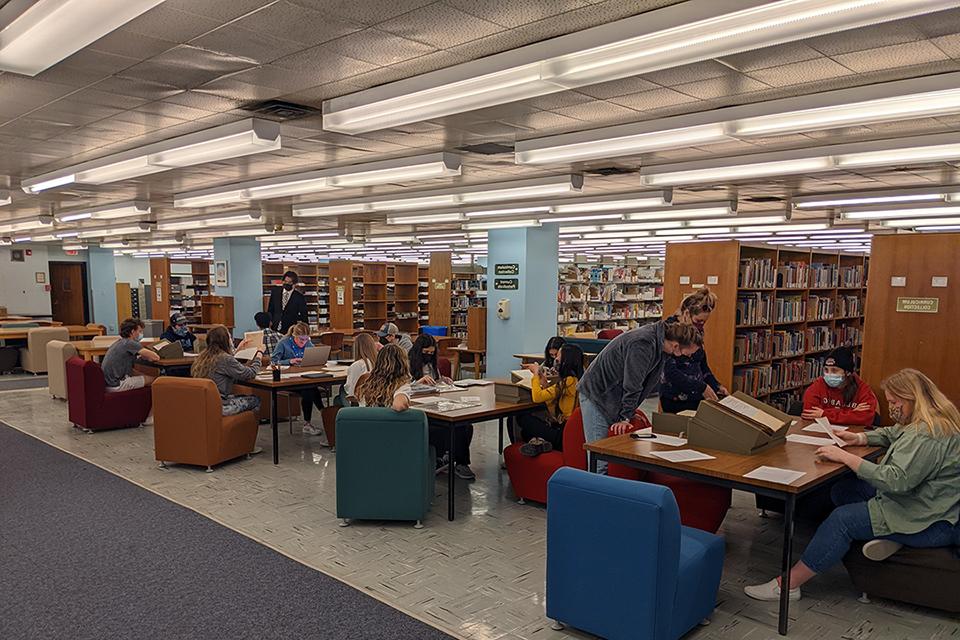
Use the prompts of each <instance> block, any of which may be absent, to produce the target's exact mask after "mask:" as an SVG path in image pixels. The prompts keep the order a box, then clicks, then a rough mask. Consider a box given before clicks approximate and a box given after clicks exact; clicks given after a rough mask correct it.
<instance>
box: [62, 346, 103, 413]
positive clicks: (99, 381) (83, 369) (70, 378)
mask: <svg viewBox="0 0 960 640" xmlns="http://www.w3.org/2000/svg"><path fill="white" fill-rule="evenodd" d="M66 368H67V398H68V399H69V401H70V405H69V412H70V420H71V421H72V422H74V423H75V424H79V423H80V422H82V420H83V419H82V418H80V417H79V416H84V415H86V412H88V411H96V410H98V409H100V407H101V406H102V405H103V396H104V394H105V393H106V392H107V383H106V381H104V379H103V369H101V368H100V365H99V364H97V363H96V362H90V361H86V360H83V359H82V358H79V357H76V356H74V357H72V358H70V359H69V360H67V364H66ZM75 416H77V417H76V418H75Z"/></svg>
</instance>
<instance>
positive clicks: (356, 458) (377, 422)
mask: <svg viewBox="0 0 960 640" xmlns="http://www.w3.org/2000/svg"><path fill="white" fill-rule="evenodd" d="M435 460H436V453H435V451H434V450H433V448H432V447H431V446H430V442H429V435H428V429H427V416H426V414H424V413H423V412H422V411H417V410H409V411H403V412H399V413H398V412H396V411H394V410H393V409H382V408H375V407H344V408H343V409H341V410H340V411H339V412H338V413H337V517H338V518H342V519H343V522H342V523H341V526H346V525H347V524H349V521H350V520H414V521H416V523H417V524H416V527H417V528H420V527H421V526H423V525H422V524H421V523H422V521H423V520H424V519H425V518H426V515H427V512H428V511H429V510H430V501H431V500H432V498H433V490H434V468H435Z"/></svg>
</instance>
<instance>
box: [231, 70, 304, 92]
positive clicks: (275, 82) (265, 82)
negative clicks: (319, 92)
mask: <svg viewBox="0 0 960 640" xmlns="http://www.w3.org/2000/svg"><path fill="white" fill-rule="evenodd" d="M226 80H228V81H237V82H245V83H248V84H253V85H257V86H260V87H271V88H273V89H276V93H277V95H279V94H282V93H292V92H294V91H302V90H303V89H307V88H309V87H313V86H316V84H317V79H316V78H315V77H313V74H310V73H303V72H302V71H293V70H291V69H284V68H282V67H276V66H273V65H269V64H268V65H263V66H262V67H255V68H253V69H249V70H247V71H241V72H240V73H235V74H233V75H231V76H230V77H229V78H226Z"/></svg>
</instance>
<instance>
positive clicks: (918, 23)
mask: <svg viewBox="0 0 960 640" xmlns="http://www.w3.org/2000/svg"><path fill="white" fill-rule="evenodd" d="M910 24H912V25H913V26H914V27H916V28H917V29H919V30H920V32H921V33H923V34H924V35H925V36H927V37H928V38H935V37H937V36H945V35H950V34H953V33H960V9H948V10H946V11H937V12H935V13H927V14H924V15H922V16H917V17H916V18H911V19H910Z"/></svg>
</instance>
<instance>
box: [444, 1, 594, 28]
mask: <svg viewBox="0 0 960 640" xmlns="http://www.w3.org/2000/svg"><path fill="white" fill-rule="evenodd" d="M443 3H444V4H446V5H449V6H451V7H453V8H454V9H458V10H460V11H464V12H466V13H469V14H471V15H474V16H476V17H478V18H483V19H484V20H488V21H490V22H493V23H496V24H499V25H501V26H504V27H511V28H512V27H516V26H519V25H522V24H528V23H530V22H536V21H538V20H543V19H544V18H549V17H550V16H555V15H557V14H559V13H564V12H566V11H572V10H574V9H579V8H581V7H585V6H588V4H589V3H588V2H587V1H586V0H550V2H543V1H542V0H485V1H483V2H477V1H476V0H443Z"/></svg>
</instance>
